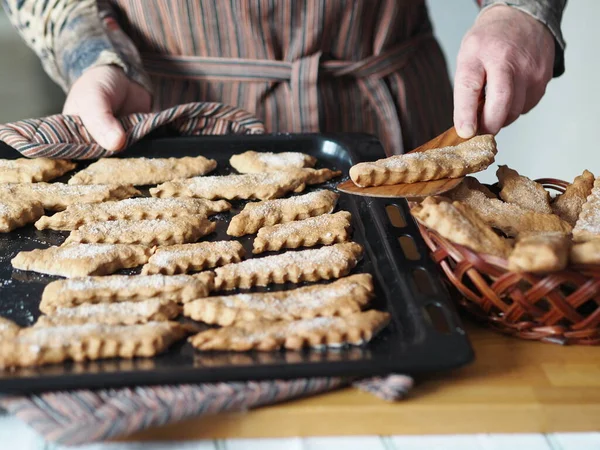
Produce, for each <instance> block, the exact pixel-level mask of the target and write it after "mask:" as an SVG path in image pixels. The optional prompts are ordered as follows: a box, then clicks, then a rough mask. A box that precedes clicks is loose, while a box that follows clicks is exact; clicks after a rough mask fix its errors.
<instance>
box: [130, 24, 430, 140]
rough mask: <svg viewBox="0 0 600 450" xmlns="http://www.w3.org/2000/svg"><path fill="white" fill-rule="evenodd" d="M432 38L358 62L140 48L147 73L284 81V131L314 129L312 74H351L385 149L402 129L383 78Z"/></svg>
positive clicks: (415, 39)
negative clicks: (288, 110) (287, 106)
mask: <svg viewBox="0 0 600 450" xmlns="http://www.w3.org/2000/svg"><path fill="white" fill-rule="evenodd" d="M431 39H433V35H432V34H431V33H423V34H420V35H417V36H415V37H413V38H411V39H409V40H407V41H405V42H402V43H401V44H398V45H396V46H394V47H392V48H390V49H388V50H386V51H385V52H383V53H380V54H378V55H373V56H370V57H368V58H365V59H363V60H361V61H339V60H332V59H328V60H325V59H324V58H323V55H322V54H321V52H317V53H314V54H312V55H307V56H304V57H302V58H299V59H297V60H295V61H292V62H289V61H275V60H265V59H242V58H221V57H204V56H173V55H169V56H165V55H160V54H154V53H142V55H141V57H142V61H143V64H144V68H145V69H146V71H147V72H148V74H149V75H152V76H157V77H165V78H182V79H188V80H190V79H191V80H197V81H216V82H271V83H288V86H289V87H290V97H291V99H292V102H291V104H292V114H293V121H292V123H293V129H291V130H286V131H290V132H316V131H319V123H320V121H319V103H318V79H319V77H320V76H323V77H352V78H355V79H356V81H357V84H358V86H359V88H360V91H361V93H362V94H363V96H364V97H365V98H366V99H367V100H368V102H369V103H370V105H371V107H372V108H373V111H374V112H375V114H376V115H377V118H378V119H379V124H380V127H381V129H382V130H383V133H382V135H381V136H380V139H381V140H382V141H383V144H384V147H385V148H386V150H388V151H391V149H393V148H396V147H398V146H401V145H402V130H401V127H400V119H399V117H398V112H397V111H396V107H395V101H394V98H393V95H392V92H391V91H390V89H389V87H388V85H387V83H386V82H385V80H384V78H385V77H387V76H389V75H390V74H392V73H394V72H398V71H399V70H401V69H402V68H403V67H404V66H406V64H407V63H408V61H409V60H410V57H411V55H412V54H413V53H414V52H415V51H416V50H418V48H419V46H420V45H421V44H422V43H424V42H426V41H430V40H431Z"/></svg>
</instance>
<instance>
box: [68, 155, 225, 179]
mask: <svg viewBox="0 0 600 450" xmlns="http://www.w3.org/2000/svg"><path fill="white" fill-rule="evenodd" d="M216 167H217V162H216V161H215V160H213V159H207V158H205V157H204V156H186V157H183V158H102V159H99V160H98V161H96V162H95V163H93V164H91V165H89V166H88V167H86V168H85V169H83V170H81V171H79V172H77V173H76V174H75V175H73V177H71V179H70V180H69V184H109V183H111V182H113V181H114V180H123V181H127V183H130V184H133V185H134V186H146V185H149V184H158V183H164V182H166V181H171V180H176V179H179V178H190V177H194V176H198V175H204V174H205V173H208V172H210V171H212V170H214V169H215V168H216Z"/></svg>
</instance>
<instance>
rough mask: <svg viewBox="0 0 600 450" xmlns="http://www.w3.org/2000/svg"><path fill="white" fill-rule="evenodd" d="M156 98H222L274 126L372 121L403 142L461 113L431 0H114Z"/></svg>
mask: <svg viewBox="0 0 600 450" xmlns="http://www.w3.org/2000/svg"><path fill="white" fill-rule="evenodd" d="M109 3H110V8H112V10H111V11H110V14H111V15H113V17H114V19H115V20H117V22H118V23H119V25H120V26H121V28H122V29H123V30H124V31H125V33H126V34H127V35H128V36H129V37H130V38H131V39H132V40H133V42H134V44H135V45H136V47H137V49H138V50H139V52H140V54H141V57H142V61H143V64H144V68H145V69H146V71H147V73H148V74H149V76H150V77H151V80H152V82H153V86H154V108H155V109H156V110H162V109H165V108H169V107H172V106H174V105H177V104H182V103H188V102H194V101H206V102H221V103H225V104H229V105H234V106H238V107H240V108H242V109H245V110H247V111H249V112H251V113H253V114H254V115H255V116H257V117H258V118H259V119H261V120H262V121H263V122H264V123H265V126H266V129H267V131H270V132H318V131H322V132H339V131H344V132H365V133H371V134H374V135H377V136H378V137H379V138H380V139H381V141H382V142H383V144H384V147H385V149H386V151H387V152H388V154H392V153H402V151H403V150H404V149H405V148H406V149H411V148H414V147H416V146H417V145H419V144H421V143H423V142H425V141H426V140H428V139H430V138H432V137H434V136H435V135H437V134H439V133H440V132H442V131H443V130H445V129H446V128H448V127H449V126H450V125H451V121H452V91H451V86H450V83H449V79H448V72H447V68H446V64H445V61H444V57H443V55H442V52H441V50H440V48H439V46H438V44H437V42H436V40H435V38H434V37H433V34H432V27H431V24H430V21H429V18H428V13H427V9H426V6H425V2H424V0H327V1H326V0H171V1H164V0H110V2H109Z"/></svg>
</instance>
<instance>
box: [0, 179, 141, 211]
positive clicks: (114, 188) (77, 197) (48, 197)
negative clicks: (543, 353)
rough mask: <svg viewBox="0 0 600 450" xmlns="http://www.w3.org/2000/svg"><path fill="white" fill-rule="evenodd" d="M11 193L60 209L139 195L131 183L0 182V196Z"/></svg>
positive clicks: (53, 208) (52, 208)
mask: <svg viewBox="0 0 600 450" xmlns="http://www.w3.org/2000/svg"><path fill="white" fill-rule="evenodd" d="M5 195H11V196H14V197H17V198H19V199H20V200H24V201H31V202H40V203H41V204H42V206H43V207H44V209H47V210H50V211H62V210H63V209H65V208H67V207H68V206H70V205H73V204H76V203H100V202H104V201H107V200H121V199H125V198H130V197H135V196H138V195H141V192H140V191H138V190H137V189H135V188H134V187H133V185H130V184H129V185H118V184H91V185H82V186H71V185H68V184H64V183H7V184H0V196H2V197H4V196H5Z"/></svg>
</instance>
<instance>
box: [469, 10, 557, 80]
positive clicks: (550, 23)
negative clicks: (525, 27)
mask: <svg viewBox="0 0 600 450" xmlns="http://www.w3.org/2000/svg"><path fill="white" fill-rule="evenodd" d="M477 3H479V6H481V8H482V11H483V10H484V9H485V8H489V7H491V6H494V5H507V6H512V7H513V8H517V9H518V10H520V11H523V12H525V13H527V14H529V15H530V16H532V17H534V18H536V19H537V20H539V21H540V22H542V23H543V24H544V25H546V27H548V29H549V30H550V32H551V33H552V35H553V36H554V42H555V45H556V56H555V58H554V76H555V77H558V76H560V75H562V74H563V72H564V71H565V47H566V44H565V41H564V39H563V35H562V31H561V28H560V24H561V21H562V16H563V12H564V10H565V8H566V6H567V0H512V1H504V0H477Z"/></svg>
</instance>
